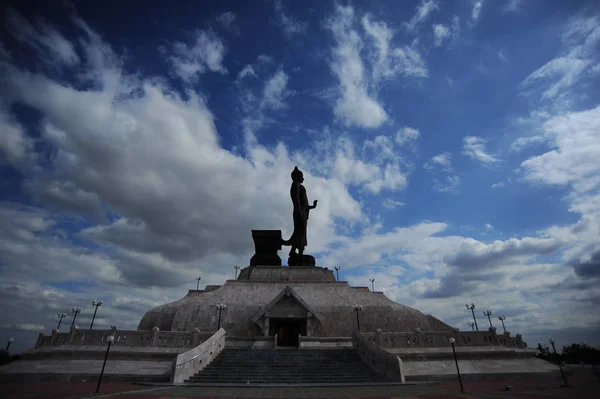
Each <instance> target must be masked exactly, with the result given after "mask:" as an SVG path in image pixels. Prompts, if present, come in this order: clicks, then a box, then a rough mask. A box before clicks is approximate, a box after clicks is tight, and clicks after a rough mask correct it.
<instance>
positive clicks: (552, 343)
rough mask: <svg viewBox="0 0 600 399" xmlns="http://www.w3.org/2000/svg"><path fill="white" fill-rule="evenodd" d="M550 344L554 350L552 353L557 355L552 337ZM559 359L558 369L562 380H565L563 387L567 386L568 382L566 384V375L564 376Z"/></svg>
mask: <svg viewBox="0 0 600 399" xmlns="http://www.w3.org/2000/svg"><path fill="white" fill-rule="evenodd" d="M550 345H552V350H553V351H554V354H555V355H556V356H558V354H557V353H556V346H554V340H553V339H552V338H550ZM560 363H561V362H560V359H558V369H559V370H560V375H562V378H563V381H564V382H565V387H568V386H569V384H567V377H565V373H564V372H563V369H562V366H561V364H560Z"/></svg>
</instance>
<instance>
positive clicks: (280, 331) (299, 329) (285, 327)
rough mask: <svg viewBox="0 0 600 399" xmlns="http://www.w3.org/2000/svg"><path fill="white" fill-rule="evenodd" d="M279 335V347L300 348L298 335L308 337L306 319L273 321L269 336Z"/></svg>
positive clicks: (270, 322)
mask: <svg viewBox="0 0 600 399" xmlns="http://www.w3.org/2000/svg"><path fill="white" fill-rule="evenodd" d="M275 334H277V346H295V347H298V334H301V335H304V336H306V319H271V320H270V321H269V335H271V336H272V335H275Z"/></svg>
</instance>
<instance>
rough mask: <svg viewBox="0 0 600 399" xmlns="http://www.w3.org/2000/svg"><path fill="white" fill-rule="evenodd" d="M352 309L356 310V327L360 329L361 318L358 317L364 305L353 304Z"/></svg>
mask: <svg viewBox="0 0 600 399" xmlns="http://www.w3.org/2000/svg"><path fill="white" fill-rule="evenodd" d="M352 310H354V311H355V312H356V328H357V329H358V331H360V318H359V317H358V312H361V311H362V305H354V306H352Z"/></svg>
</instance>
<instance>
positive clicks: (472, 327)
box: [467, 323, 475, 331]
mask: <svg viewBox="0 0 600 399" xmlns="http://www.w3.org/2000/svg"><path fill="white" fill-rule="evenodd" d="M467 324H468V325H470V326H471V330H473V331H475V323H467Z"/></svg>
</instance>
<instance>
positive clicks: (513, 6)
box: [502, 0, 523, 12]
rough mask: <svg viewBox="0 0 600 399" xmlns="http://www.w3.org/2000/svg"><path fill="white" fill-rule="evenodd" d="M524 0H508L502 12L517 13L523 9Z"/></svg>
mask: <svg viewBox="0 0 600 399" xmlns="http://www.w3.org/2000/svg"><path fill="white" fill-rule="evenodd" d="M522 5H523V4H522V0H507V1H506V3H505V4H504V7H502V11H504V12H517V11H519V10H520V9H521V7H522Z"/></svg>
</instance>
